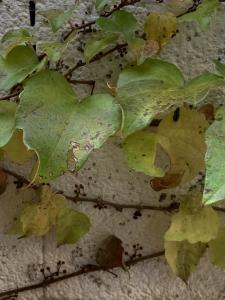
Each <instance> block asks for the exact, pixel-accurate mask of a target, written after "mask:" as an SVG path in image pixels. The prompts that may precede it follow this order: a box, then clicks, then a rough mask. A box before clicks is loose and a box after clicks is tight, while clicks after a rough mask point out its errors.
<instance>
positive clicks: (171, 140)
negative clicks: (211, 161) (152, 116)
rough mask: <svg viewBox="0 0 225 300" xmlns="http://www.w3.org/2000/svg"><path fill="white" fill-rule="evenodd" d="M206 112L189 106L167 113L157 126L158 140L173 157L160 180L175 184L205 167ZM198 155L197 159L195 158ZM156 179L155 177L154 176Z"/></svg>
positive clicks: (189, 177)
mask: <svg viewBox="0 0 225 300" xmlns="http://www.w3.org/2000/svg"><path fill="white" fill-rule="evenodd" d="M207 127H208V123H207V121H206V119H205V116H204V115H203V114H202V113H199V112H197V111H193V110H190V109H188V108H182V109H177V110H176V111H175V112H174V113H170V114H169V115H167V116H166V117H165V118H164V119H163V120H162V121H161V122H160V124H159V126H158V129H157V142H158V143H159V144H160V145H161V146H162V147H163V149H164V150H165V151H166V153H167V154H168V156H169V159H170V169H169V170H168V171H167V172H166V174H165V177H162V178H160V179H158V182H160V181H162V183H163V182H164V185H165V183H166V182H167V185H166V188H168V187H175V186H177V185H179V184H180V183H185V182H188V181H190V180H192V179H193V178H195V177H196V176H197V175H198V173H199V172H200V171H202V170H204V168H205V162H204V156H205V152H206V145H205V130H206V128H207ZM193 158H194V159H193ZM153 182H154V180H153Z"/></svg>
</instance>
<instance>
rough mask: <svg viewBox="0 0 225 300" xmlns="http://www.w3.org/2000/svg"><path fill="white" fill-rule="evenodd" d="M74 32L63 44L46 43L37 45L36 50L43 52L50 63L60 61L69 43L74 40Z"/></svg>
mask: <svg viewBox="0 0 225 300" xmlns="http://www.w3.org/2000/svg"><path fill="white" fill-rule="evenodd" d="M75 36H76V32H75V31H73V32H72V33H71V34H70V35H69V37H68V38H67V39H66V40H65V41H64V42H63V43H61V42H46V43H40V44H38V48H40V50H41V51H42V52H44V53H45V54H46V55H47V56H48V59H49V60H50V61H51V62H52V63H56V62H58V61H59V60H60V58H61V56H62V54H63V53H64V52H65V51H66V49H67V47H68V45H69V44H70V42H72V41H73V40H74V38H75Z"/></svg>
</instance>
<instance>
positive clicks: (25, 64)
mask: <svg viewBox="0 0 225 300" xmlns="http://www.w3.org/2000/svg"><path fill="white" fill-rule="evenodd" d="M39 66H40V63H39V61H38V57H37V55H36V53H35V51H34V50H33V49H32V48H29V47H26V46H17V47H14V48H13V49H12V50H11V51H10V52H9V53H8V54H7V56H6V58H5V59H4V58H2V57H0V79H1V80H0V90H2V89H3V90H9V89H10V88H12V87H13V86H14V85H15V84H17V83H21V82H22V81H23V80H24V79H25V78H26V77H27V76H28V75H30V74H31V73H33V72H34V71H35V70H36V69H37V68H38V67H39Z"/></svg>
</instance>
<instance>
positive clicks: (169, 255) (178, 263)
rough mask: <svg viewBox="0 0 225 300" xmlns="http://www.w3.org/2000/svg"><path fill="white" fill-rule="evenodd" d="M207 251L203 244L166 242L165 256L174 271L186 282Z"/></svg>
mask: <svg viewBox="0 0 225 300" xmlns="http://www.w3.org/2000/svg"><path fill="white" fill-rule="evenodd" d="M205 250H206V245H204V244H202V243H195V244H190V243H188V242H187V241H183V242H167V241H166V242H165V256H166V260H167V262H168V264H169V265H170V267H171V269H172V271H173V272H174V273H175V274H176V275H177V276H179V277H180V278H181V279H182V280H183V281H184V282H187V280H188V278H189V276H190V275H191V273H192V272H194V271H195V270H196V268H197V265H198V263H199V260H200V258H201V257H202V256H203V254H204V252H205Z"/></svg>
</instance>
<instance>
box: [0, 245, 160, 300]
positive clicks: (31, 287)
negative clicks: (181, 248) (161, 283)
mask: <svg viewBox="0 0 225 300" xmlns="http://www.w3.org/2000/svg"><path fill="white" fill-rule="evenodd" d="M164 253H165V252H164V251H159V252H156V253H153V254H149V255H146V256H142V257H139V258H136V259H130V260H128V261H127V262H125V264H126V266H128V267H130V266H133V265H136V264H137V263H140V262H143V261H147V260H150V259H154V258H157V257H160V256H163V255H164ZM111 269H114V268H104V267H101V266H97V265H86V266H84V267H82V268H81V269H80V270H79V271H75V272H71V273H68V274H66V275H63V276H60V277H55V278H49V279H47V280H46V279H44V280H43V281H41V282H39V283H36V284H31V285H26V286H23V287H20V288H16V289H13V290H8V291H5V292H1V293H0V298H3V297H6V296H13V295H14V296H15V295H18V294H21V293H24V292H26V291H31V290H35V289H39V288H45V287H47V286H50V285H52V284H54V283H56V282H60V281H63V280H67V279H69V278H74V277H78V276H81V275H84V274H89V273H93V272H98V271H109V270H111Z"/></svg>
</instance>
